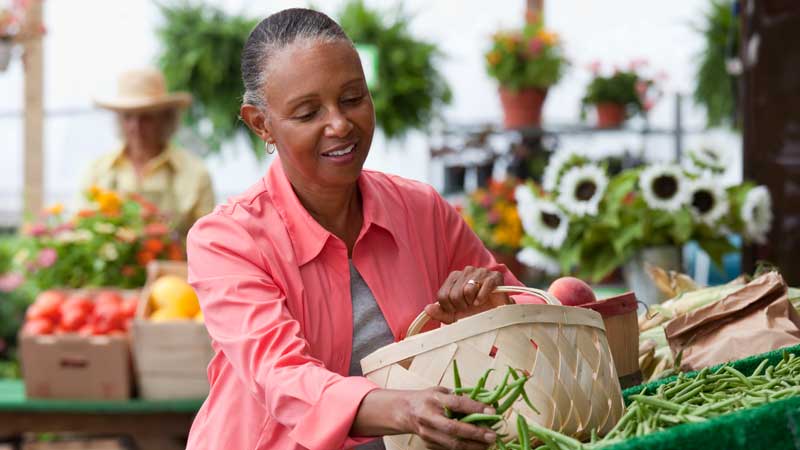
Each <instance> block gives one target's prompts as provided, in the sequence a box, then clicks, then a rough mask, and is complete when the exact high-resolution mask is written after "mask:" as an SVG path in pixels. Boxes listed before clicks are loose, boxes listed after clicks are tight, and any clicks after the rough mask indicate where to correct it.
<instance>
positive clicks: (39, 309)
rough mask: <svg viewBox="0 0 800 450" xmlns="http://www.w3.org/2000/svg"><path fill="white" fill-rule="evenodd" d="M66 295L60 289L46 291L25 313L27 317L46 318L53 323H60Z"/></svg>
mask: <svg viewBox="0 0 800 450" xmlns="http://www.w3.org/2000/svg"><path fill="white" fill-rule="evenodd" d="M65 298H66V296H65V295H64V293H63V292H59V291H44V292H42V293H41V294H39V295H38V296H37V297H36V301H34V302H33V305H31V306H30V307H28V311H27V312H26V314H25V317H26V318H27V319H39V318H45V319H48V320H50V321H51V322H53V323H58V321H59V320H60V319H61V311H60V309H61V304H62V303H64V300H65Z"/></svg>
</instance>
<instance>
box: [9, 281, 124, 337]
mask: <svg viewBox="0 0 800 450" xmlns="http://www.w3.org/2000/svg"><path fill="white" fill-rule="evenodd" d="M137 304H138V295H136V294H134V293H132V294H127V295H123V294H122V293H121V292H119V291H115V290H99V291H95V292H82V291H74V292H69V291H59V290H50V291H44V292H42V293H41V294H39V295H38V296H37V297H36V300H35V301H34V302H33V304H31V305H30V306H29V307H28V310H27V312H26V314H25V324H24V325H23V327H22V333H23V334H31V335H48V334H67V333H77V334H81V335H85V336H90V335H114V334H125V333H127V332H128V330H129V329H130V327H131V323H132V321H133V316H134V315H135V314H136V307H137Z"/></svg>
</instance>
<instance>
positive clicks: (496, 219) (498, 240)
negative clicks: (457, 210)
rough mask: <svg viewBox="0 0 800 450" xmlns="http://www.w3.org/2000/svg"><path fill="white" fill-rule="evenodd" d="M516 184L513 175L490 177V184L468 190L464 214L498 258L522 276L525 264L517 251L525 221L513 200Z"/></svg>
mask: <svg viewBox="0 0 800 450" xmlns="http://www.w3.org/2000/svg"><path fill="white" fill-rule="evenodd" d="M517 185H519V181H518V180H516V179H514V178H507V179H506V180H503V181H498V180H494V179H491V180H489V185H488V187H487V188H478V189H476V190H474V191H472V192H471V193H470V194H469V196H468V197H467V201H466V205H465V206H464V207H463V208H462V209H461V214H462V216H463V217H464V220H465V221H466V222H467V225H469V227H470V228H472V230H473V231H474V232H475V234H477V235H478V237H479V238H480V239H481V241H482V242H483V244H484V245H485V246H486V248H488V249H489V250H490V251H491V252H492V254H493V255H494V257H495V259H496V260H497V261H498V262H500V263H503V264H505V265H506V266H508V268H509V269H510V270H511V272H512V273H514V274H515V275H516V276H517V277H520V276H522V266H521V265H520V263H519V262H518V261H517V260H516V254H517V252H518V251H519V249H520V240H521V239H522V223H521V222H520V220H519V215H518V213H517V205H516V200H514V190H515V189H516V187H517Z"/></svg>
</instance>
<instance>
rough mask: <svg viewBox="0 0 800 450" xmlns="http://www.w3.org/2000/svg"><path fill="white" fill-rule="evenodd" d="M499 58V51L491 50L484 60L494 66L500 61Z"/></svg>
mask: <svg viewBox="0 0 800 450" xmlns="http://www.w3.org/2000/svg"><path fill="white" fill-rule="evenodd" d="M501 58H502V57H501V56H500V52H498V51H497V50H492V51H491V52H489V53H488V54H487V55H486V62H488V63H489V65H490V66H496V65H497V64H499V63H500V59H501Z"/></svg>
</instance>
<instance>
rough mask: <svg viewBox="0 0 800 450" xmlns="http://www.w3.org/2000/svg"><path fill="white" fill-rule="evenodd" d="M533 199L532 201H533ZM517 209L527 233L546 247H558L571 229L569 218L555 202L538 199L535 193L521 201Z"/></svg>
mask: <svg viewBox="0 0 800 450" xmlns="http://www.w3.org/2000/svg"><path fill="white" fill-rule="evenodd" d="M531 200H532V201H531ZM517 202H518V203H517V210H518V212H519V218H520V220H521V221H522V228H524V229H525V233H526V234H527V235H528V236H530V237H532V238H533V239H535V240H536V241H537V242H538V243H540V244H541V245H542V246H543V247H545V248H558V247H560V246H561V244H563V243H564V240H565V239H566V238H567V232H568V231H569V218H568V217H567V215H566V214H565V213H564V211H562V210H561V208H559V207H558V205H556V204H555V203H553V202H551V201H549V200H542V199H536V198H534V197H533V195H531V196H530V198H525V196H524V195H523V202H522V203H519V198H518V200H517Z"/></svg>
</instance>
